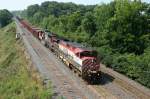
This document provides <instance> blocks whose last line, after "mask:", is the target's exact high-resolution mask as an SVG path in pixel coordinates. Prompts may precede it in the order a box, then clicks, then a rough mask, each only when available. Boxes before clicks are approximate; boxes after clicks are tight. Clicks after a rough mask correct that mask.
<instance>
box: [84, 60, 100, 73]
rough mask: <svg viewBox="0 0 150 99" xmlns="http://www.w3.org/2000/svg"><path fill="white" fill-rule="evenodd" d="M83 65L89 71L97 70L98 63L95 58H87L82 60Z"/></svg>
mask: <svg viewBox="0 0 150 99" xmlns="http://www.w3.org/2000/svg"><path fill="white" fill-rule="evenodd" d="M83 63H84V64H83V65H84V66H85V67H87V68H88V69H89V71H98V70H99V67H100V64H99V63H98V62H97V61H96V59H87V60H85V61H84V62H83Z"/></svg>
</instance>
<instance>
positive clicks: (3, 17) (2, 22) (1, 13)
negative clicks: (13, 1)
mask: <svg viewBox="0 0 150 99" xmlns="http://www.w3.org/2000/svg"><path fill="white" fill-rule="evenodd" d="M12 17H13V16H12V14H11V13H10V12H9V11H8V10H6V9H4V10H0V28H1V27H4V26H6V25H7V24H9V23H10V22H11V21H12Z"/></svg>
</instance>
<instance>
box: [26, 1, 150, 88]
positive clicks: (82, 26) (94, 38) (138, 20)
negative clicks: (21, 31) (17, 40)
mask: <svg viewBox="0 0 150 99" xmlns="http://www.w3.org/2000/svg"><path fill="white" fill-rule="evenodd" d="M26 18H27V19H28V20H29V21H30V22H32V23H33V24H34V25H37V26H41V27H43V28H47V29H49V30H50V31H53V32H55V33H57V34H59V35H61V36H64V37H66V38H68V39H70V40H73V41H77V42H80V43H84V44H86V45H88V46H92V47H93V48H96V50H97V51H98V52H99V55H100V56H101V59H102V62H103V63H104V64H106V65H107V66H109V67H111V68H113V69H114V70H116V71H118V72H121V73H123V74H125V75H127V76H128V77H130V78H132V79H134V80H136V81H138V82H140V83H141V84H143V85H145V86H147V87H149V88H150V5H149V4H147V3H143V2H140V1H139V0H134V1H133V0H132V1H131V0H115V1H113V2H111V3H109V4H101V5H93V6H84V5H76V4H73V3H57V2H44V3H42V4H41V5H31V6H29V7H28V8H27V10H26Z"/></svg>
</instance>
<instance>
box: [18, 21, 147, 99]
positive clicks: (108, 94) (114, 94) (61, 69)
mask: <svg viewBox="0 0 150 99" xmlns="http://www.w3.org/2000/svg"><path fill="white" fill-rule="evenodd" d="M17 26H18V28H19V30H20V31H23V32H24V33H25V35H24V38H25V39H26V42H28V43H29V45H30V46H31V47H32V49H33V50H34V52H35V53H36V54H37V56H36V57H39V60H40V61H39V62H38V63H36V64H40V66H39V67H38V69H41V72H42V69H43V68H45V71H44V75H47V76H48V77H46V79H47V78H48V79H50V80H51V81H52V85H53V88H54V90H55V91H56V93H55V95H56V97H57V95H58V96H65V97H66V98H67V99H148V98H147V97H146V98H143V95H140V94H138V95H136V94H137V92H136V91H137V89H135V88H134V87H132V89H135V90H136V91H134V92H133V91H132V90H130V88H131V87H129V88H128V86H127V84H126V86H124V83H123V82H121V81H119V80H117V79H119V78H117V77H114V78H113V77H110V76H109V75H112V74H109V73H108V72H107V74H109V75H106V74H105V73H103V74H102V76H103V78H104V79H102V81H101V82H100V83H99V84H97V85H88V84H87V83H86V82H85V81H83V80H82V79H81V78H80V77H78V76H77V75H76V74H75V73H72V71H70V70H69V68H67V67H66V66H64V64H63V63H62V62H61V61H59V58H58V57H56V56H55V55H53V54H52V53H51V52H50V51H49V50H48V49H46V48H45V47H44V46H43V45H42V44H40V42H39V41H38V40H37V39H36V38H34V37H33V36H32V35H31V33H29V32H28V31H27V30H26V29H21V27H20V26H19V24H18V23H17ZM32 58H35V57H32ZM56 58H57V59H56ZM41 63H42V64H41ZM104 71H105V70H104ZM113 76H114V75H113ZM58 86H59V87H58ZM135 92H136V93H135ZM139 95H140V96H139ZM56 97H55V98H56Z"/></svg>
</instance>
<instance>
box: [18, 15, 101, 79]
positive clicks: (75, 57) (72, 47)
mask: <svg viewBox="0 0 150 99" xmlns="http://www.w3.org/2000/svg"><path fill="white" fill-rule="evenodd" d="M16 19H17V20H18V21H19V22H20V23H21V25H22V26H23V27H24V28H25V29H27V30H28V31H30V33H32V34H33V36H34V37H36V38H37V39H39V40H40V41H41V42H42V43H43V44H44V45H45V46H46V47H47V48H49V49H50V50H51V51H52V52H53V53H55V54H56V55H57V56H58V57H59V58H60V59H61V60H62V61H63V62H64V63H65V64H66V65H67V66H68V67H69V68H70V69H72V70H74V71H75V72H77V73H78V74H79V75H80V76H81V77H82V78H83V79H89V78H90V79H92V78H94V79H95V78H96V79H99V78H100V76H101V75H100V59H99V58H98V57H97V52H96V51H95V50H92V49H89V48H86V47H85V46H83V45H81V44H79V43H75V42H71V41H69V40H67V39H65V38H62V37H59V36H58V35H57V34H55V33H52V32H50V31H48V30H42V29H40V28H36V27H34V26H32V25H30V24H29V23H28V22H27V21H25V20H23V19H20V18H19V17H17V18H16Z"/></svg>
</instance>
